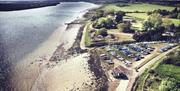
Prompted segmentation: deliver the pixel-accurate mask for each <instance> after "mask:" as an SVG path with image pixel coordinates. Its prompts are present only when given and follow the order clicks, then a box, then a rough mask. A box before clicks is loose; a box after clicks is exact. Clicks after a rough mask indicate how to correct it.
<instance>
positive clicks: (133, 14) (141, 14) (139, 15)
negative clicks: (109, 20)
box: [126, 13, 149, 20]
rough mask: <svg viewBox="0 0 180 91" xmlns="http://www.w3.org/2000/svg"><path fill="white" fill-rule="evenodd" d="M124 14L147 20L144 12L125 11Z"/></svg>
mask: <svg viewBox="0 0 180 91" xmlns="http://www.w3.org/2000/svg"><path fill="white" fill-rule="evenodd" d="M126 15H127V16H131V17H135V18H139V19H143V20H147V19H148V17H149V16H148V15H147V14H146V13H127V14H126Z"/></svg>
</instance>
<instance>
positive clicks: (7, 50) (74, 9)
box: [0, 2, 94, 63]
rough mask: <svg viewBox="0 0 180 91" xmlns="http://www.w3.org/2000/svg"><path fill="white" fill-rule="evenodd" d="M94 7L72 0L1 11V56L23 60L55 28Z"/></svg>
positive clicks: (15, 60) (13, 59)
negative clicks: (25, 8) (46, 5)
mask: <svg viewBox="0 0 180 91" xmlns="http://www.w3.org/2000/svg"><path fill="white" fill-rule="evenodd" d="M91 7H94V4H91V3H85V2H76V3H75V2H74V3H73V2H69V3H61V4H59V5H57V6H51V7H44V8H37V9H29V10H22V11H10V12H0V52H1V54H0V56H1V57H2V56H5V57H4V58H3V60H7V61H10V63H13V62H17V61H18V60H21V59H22V58H23V57H24V56H25V55H27V54H28V53H31V52H32V51H33V50H34V49H35V48H37V47H38V45H39V44H40V43H42V42H43V41H45V40H46V39H47V38H48V37H49V36H50V35H51V34H52V33H53V32H54V31H55V29H57V28H58V27H59V26H64V23H65V22H70V21H72V19H75V18H76V17H77V16H78V15H79V14H80V13H82V12H84V11H85V10H86V9H89V8H91ZM1 60H2V58H1Z"/></svg>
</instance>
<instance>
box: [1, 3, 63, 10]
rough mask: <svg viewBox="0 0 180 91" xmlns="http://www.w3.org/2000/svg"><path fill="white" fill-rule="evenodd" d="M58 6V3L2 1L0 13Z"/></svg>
mask: <svg viewBox="0 0 180 91" xmlns="http://www.w3.org/2000/svg"><path fill="white" fill-rule="evenodd" d="M58 4H60V2H57V1H54V2H53V1H18V2H14V1H7V2H6V1H4V2H0V11H15V10H25V9H33V8H41V7H46V6H56V5H58Z"/></svg>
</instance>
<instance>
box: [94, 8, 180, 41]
mask: <svg viewBox="0 0 180 91" xmlns="http://www.w3.org/2000/svg"><path fill="white" fill-rule="evenodd" d="M128 13H130V12H128ZM131 13H138V11H135V12H131ZM140 13H141V12H140ZM146 14H147V15H148V17H149V18H148V19H147V20H145V21H143V28H142V30H141V31H137V30H134V29H133V28H132V23H133V22H136V20H131V19H129V20H127V19H126V20H125V19H124V17H125V16H126V12H123V11H115V10H108V11H105V10H102V9H98V10H96V13H95V14H94V15H93V16H92V17H91V21H92V22H93V24H92V27H93V28H95V29H97V30H100V32H98V34H102V36H104V35H106V34H107V33H106V32H107V30H108V31H110V30H111V29H116V30H119V32H124V33H132V34H133V38H134V39H135V40H136V41H161V40H166V41H178V40H179V38H180V31H179V30H180V25H175V24H174V23H173V22H172V21H171V20H170V19H169V18H171V19H180V8H174V9H173V10H171V11H167V10H160V9H159V10H154V11H151V12H147V13H146Z"/></svg>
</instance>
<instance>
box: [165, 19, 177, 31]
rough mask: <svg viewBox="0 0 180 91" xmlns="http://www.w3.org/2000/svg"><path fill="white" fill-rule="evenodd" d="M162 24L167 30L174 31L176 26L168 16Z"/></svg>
mask: <svg viewBox="0 0 180 91" xmlns="http://www.w3.org/2000/svg"><path fill="white" fill-rule="evenodd" d="M162 25H163V26H164V27H165V29H166V31H173V30H174V28H175V26H174V24H173V23H172V21H171V20H170V19H168V18H165V19H164V20H163V24H162Z"/></svg>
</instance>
